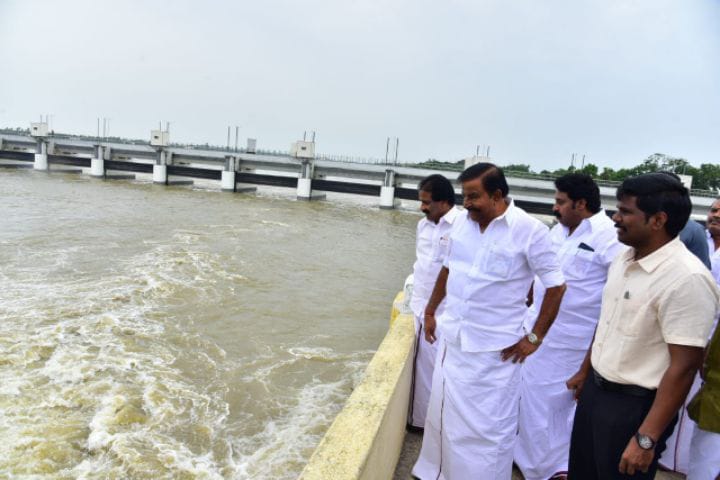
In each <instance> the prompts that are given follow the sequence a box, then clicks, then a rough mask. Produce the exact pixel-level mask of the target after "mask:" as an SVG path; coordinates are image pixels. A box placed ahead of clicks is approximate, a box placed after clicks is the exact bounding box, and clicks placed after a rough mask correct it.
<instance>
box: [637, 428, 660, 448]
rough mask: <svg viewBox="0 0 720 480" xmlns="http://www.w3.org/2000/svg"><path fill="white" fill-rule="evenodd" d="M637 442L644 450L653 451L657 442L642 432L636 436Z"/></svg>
mask: <svg viewBox="0 0 720 480" xmlns="http://www.w3.org/2000/svg"><path fill="white" fill-rule="evenodd" d="M635 440H636V441H637V443H638V445H640V448H642V449H643V450H653V449H654V448H655V440H653V439H652V438H650V437H648V436H647V435H643V434H642V433H640V432H637V433H636V434H635Z"/></svg>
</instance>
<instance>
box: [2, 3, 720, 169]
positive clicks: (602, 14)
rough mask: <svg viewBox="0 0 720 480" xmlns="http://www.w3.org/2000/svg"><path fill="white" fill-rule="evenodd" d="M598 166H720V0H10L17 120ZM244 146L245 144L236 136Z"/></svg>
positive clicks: (6, 48)
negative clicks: (311, 133)
mask: <svg viewBox="0 0 720 480" xmlns="http://www.w3.org/2000/svg"><path fill="white" fill-rule="evenodd" d="M41 114H50V115H51V116H52V119H51V120H52V126H53V128H54V129H55V130H56V131H62V132H71V133H85V134H93V133H94V132H95V130H96V122H97V120H96V119H97V117H107V118H109V119H110V125H111V133H112V134H114V135H120V136H128V137H136V138H149V131H150V129H152V128H155V126H156V125H157V123H158V121H159V120H163V121H165V120H168V121H170V122H171V138H172V140H173V141H178V142H198V143H204V142H210V143H214V144H225V142H226V135H227V126H228V125H231V126H233V135H234V126H235V125H238V126H240V136H241V138H244V137H256V138H257V139H258V147H261V148H270V149H279V150H286V149H288V148H289V145H290V143H291V142H292V141H294V140H297V139H299V138H301V137H302V134H303V131H305V130H315V131H316V132H317V150H318V151H319V152H322V153H327V154H340V155H349V156H360V157H384V155H385V142H386V138H387V137H388V136H391V137H398V138H399V139H400V149H399V159H400V160H401V161H406V162H411V161H422V160H425V159H427V158H437V159H440V160H457V159H460V158H463V157H466V156H470V155H472V154H473V153H474V152H475V148H476V146H477V145H490V147H491V151H490V153H491V156H492V157H493V159H494V160H495V161H496V162H497V163H499V164H501V165H504V164H508V163H529V164H530V165H531V166H532V167H533V168H534V169H536V170H540V169H542V168H557V167H561V166H566V165H567V164H568V163H569V159H570V155H571V154H572V153H578V154H579V155H582V154H585V155H586V156H587V161H588V162H592V163H595V164H597V165H600V166H610V167H614V168H616V167H620V166H630V165H634V164H637V163H639V162H640V161H641V160H642V159H644V158H645V157H647V156H648V155H650V154H652V153H655V152H662V153H666V154H669V155H674V156H682V157H685V158H687V159H688V160H689V161H690V162H691V163H693V164H695V165H699V164H701V163H709V162H714V163H717V162H720V0H474V1H470V0H444V1H441V0H435V1H426V0H384V1H376V0H362V1H346V0H308V1H300V0H262V1H258V0H255V1H234V2H230V1H216V0H204V1H202V2H199V1H189V0H174V1H162V2H161V1H152V0H149V1H147V0H146V1H138V0H126V1H120V0H117V1H102V0H64V1H62V2H57V1H40V0H0V126H2V127H15V126H27V125H28V123H29V122H30V121H34V120H36V119H38V118H39V116H40V115H41ZM233 143H234V140H233Z"/></svg>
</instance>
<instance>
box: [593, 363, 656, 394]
mask: <svg viewBox="0 0 720 480" xmlns="http://www.w3.org/2000/svg"><path fill="white" fill-rule="evenodd" d="M592 373H593V378H594V379H595V385H597V386H598V388H600V389H601V390H605V391H606V392H616V393H623V394H625V395H632V396H633V397H652V396H654V395H655V393H656V392H657V390H654V389H650V388H645V387H641V386H639V385H625V384H624V383H615V382H611V381H610V380H608V379H606V378H603V377H602V376H601V375H600V374H599V373H597V372H596V371H595V369H593V371H592Z"/></svg>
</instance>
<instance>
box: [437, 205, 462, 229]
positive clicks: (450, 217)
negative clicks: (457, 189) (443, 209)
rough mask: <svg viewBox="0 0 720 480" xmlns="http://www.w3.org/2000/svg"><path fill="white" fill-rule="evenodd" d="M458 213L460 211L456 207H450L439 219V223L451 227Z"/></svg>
mask: <svg viewBox="0 0 720 480" xmlns="http://www.w3.org/2000/svg"><path fill="white" fill-rule="evenodd" d="M459 213H460V210H459V209H458V208H457V207H456V206H452V207H450V210H448V211H447V213H445V215H443V216H442V217H440V221H439V222H438V223H440V222H445V223H447V224H450V225H452V224H453V223H454V222H455V219H456V218H457V217H458V214H459Z"/></svg>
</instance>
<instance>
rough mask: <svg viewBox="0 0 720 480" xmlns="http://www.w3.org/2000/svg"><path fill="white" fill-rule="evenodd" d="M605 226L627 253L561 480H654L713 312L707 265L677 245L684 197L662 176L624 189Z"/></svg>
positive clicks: (584, 379) (580, 382)
mask: <svg viewBox="0 0 720 480" xmlns="http://www.w3.org/2000/svg"><path fill="white" fill-rule="evenodd" d="M616 196H617V199H618V204H617V212H616V213H615V215H613V221H614V222H615V225H616V227H617V232H618V239H619V240H620V241H621V242H622V243H624V244H626V245H628V246H629V247H631V248H630V249H628V250H627V251H626V252H625V253H623V254H621V255H619V256H618V257H617V258H616V259H615V261H614V262H613V263H612V264H611V266H610V270H609V272H608V281H607V284H606V286H605V289H604V291H603V300H602V309H601V313H600V319H599V322H598V327H597V330H596V332H595V338H594V340H593V345H592V347H591V350H590V352H589V354H590V355H589V356H588V357H586V360H585V362H584V363H583V366H582V367H581V369H580V371H579V372H578V373H577V374H576V375H575V376H574V377H572V378H571V379H570V380H569V381H568V387H569V388H573V389H577V390H579V400H578V406H577V410H576V412H575V421H574V424H573V431H572V438H571V444H570V462H569V475H568V478H570V479H571V480H572V479H575V480H593V479H597V480H606V479H615V478H628V477H627V475H632V476H633V477H632V478H635V479H653V478H654V477H655V472H656V470H657V460H658V457H659V455H660V454H662V451H663V449H664V448H665V442H666V440H667V438H668V437H669V435H670V434H671V433H672V430H673V427H674V424H675V421H676V418H677V417H676V416H677V412H678V409H679V408H680V406H681V405H682V403H683V401H684V400H685V397H686V396H687V394H688V390H689V389H690V386H691V385H692V383H693V378H694V376H695V373H696V371H697V369H698V367H699V366H700V365H701V364H702V358H703V349H704V347H705V345H706V343H707V339H708V334H709V332H710V328H711V326H712V323H713V320H714V318H715V316H716V315H717V311H718V299H719V298H720V293H719V292H718V289H717V287H716V285H715V281H714V280H713V278H712V275H710V272H709V271H708V270H707V268H706V267H705V265H703V264H702V262H700V261H699V260H698V259H697V257H695V256H694V255H693V254H692V253H690V252H689V251H688V250H687V248H685V246H684V245H683V244H682V243H681V242H680V240H679V239H678V233H679V232H680V230H681V229H682V228H683V226H684V225H685V223H686V222H687V220H688V217H689V215H690V210H691V204H690V196H689V193H688V190H687V189H686V188H685V187H684V186H683V185H682V184H681V183H680V182H679V181H677V180H675V179H674V178H672V177H670V176H668V175H664V174H661V173H654V174H645V175H639V176H637V177H631V178H628V179H627V180H625V181H624V182H623V183H622V185H620V187H619V188H618V190H617V194H616Z"/></svg>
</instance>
